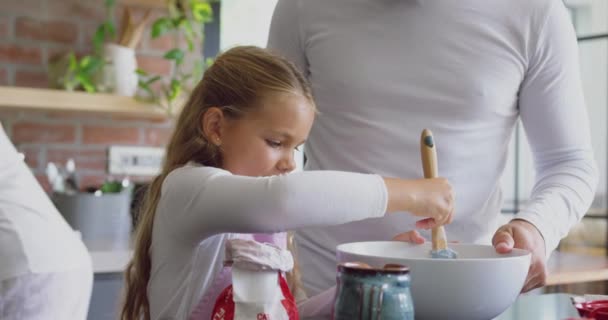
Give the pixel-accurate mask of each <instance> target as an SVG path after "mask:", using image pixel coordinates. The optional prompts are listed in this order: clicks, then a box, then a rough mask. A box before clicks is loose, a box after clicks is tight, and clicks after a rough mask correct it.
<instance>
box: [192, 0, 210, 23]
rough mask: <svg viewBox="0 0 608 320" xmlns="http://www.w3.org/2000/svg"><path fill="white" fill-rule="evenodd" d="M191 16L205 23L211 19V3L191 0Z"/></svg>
mask: <svg viewBox="0 0 608 320" xmlns="http://www.w3.org/2000/svg"><path fill="white" fill-rule="evenodd" d="M190 5H191V7H192V16H193V17H194V20H196V21H197V22H200V23H207V22H211V21H212V20H213V9H212V8H211V5H210V4H209V3H207V2H205V1H201V0H191V1H190Z"/></svg>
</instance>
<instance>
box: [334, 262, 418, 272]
mask: <svg viewBox="0 0 608 320" xmlns="http://www.w3.org/2000/svg"><path fill="white" fill-rule="evenodd" d="M338 272H340V273H351V274H362V275H368V274H376V273H384V274H408V273H410V268H408V267H407V266H404V265H401V264H395V263H389V264H386V265H384V267H382V268H374V267H372V266H370V265H369V264H367V263H363V262H342V263H340V264H338Z"/></svg>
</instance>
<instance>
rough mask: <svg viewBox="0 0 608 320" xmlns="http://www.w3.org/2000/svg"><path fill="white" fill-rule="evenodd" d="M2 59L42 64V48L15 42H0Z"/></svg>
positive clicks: (3, 60)
mask: <svg viewBox="0 0 608 320" xmlns="http://www.w3.org/2000/svg"><path fill="white" fill-rule="evenodd" d="M0 61H1V62H8V63H24V64H33V65H41V64H42V50H41V49H40V48H38V47H32V46H22V45H18V44H14V43H8V44H0Z"/></svg>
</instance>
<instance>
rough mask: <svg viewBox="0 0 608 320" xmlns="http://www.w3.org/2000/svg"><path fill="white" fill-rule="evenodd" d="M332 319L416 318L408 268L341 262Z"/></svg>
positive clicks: (401, 319) (389, 319)
mask: <svg viewBox="0 0 608 320" xmlns="http://www.w3.org/2000/svg"><path fill="white" fill-rule="evenodd" d="M333 319H335V320H393V319H394V320H414V304H413V301H412V295H411V292H410V274H409V269H408V268H407V267H405V266H402V265H396V264H389V265H385V266H384V268H371V267H370V266H368V265H366V264H363V263H351V262H347V263H341V264H339V265H338V276H337V287H336V300H335V303H334V309H333Z"/></svg>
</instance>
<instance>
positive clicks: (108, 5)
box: [105, 0, 116, 8]
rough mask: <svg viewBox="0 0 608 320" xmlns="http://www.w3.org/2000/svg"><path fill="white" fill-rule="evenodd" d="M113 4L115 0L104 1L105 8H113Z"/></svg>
mask: <svg viewBox="0 0 608 320" xmlns="http://www.w3.org/2000/svg"><path fill="white" fill-rule="evenodd" d="M114 4H116V0H106V1H105V6H106V8H112V7H113V6H114Z"/></svg>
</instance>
